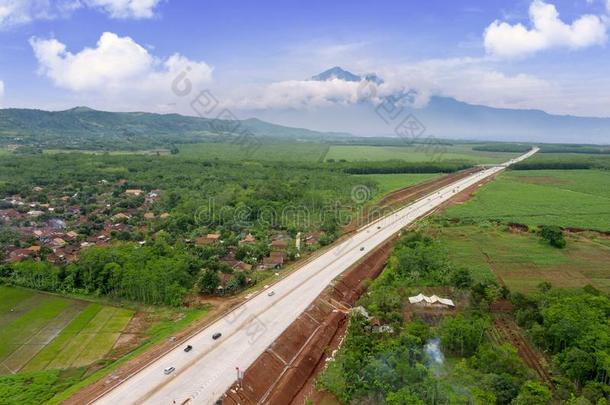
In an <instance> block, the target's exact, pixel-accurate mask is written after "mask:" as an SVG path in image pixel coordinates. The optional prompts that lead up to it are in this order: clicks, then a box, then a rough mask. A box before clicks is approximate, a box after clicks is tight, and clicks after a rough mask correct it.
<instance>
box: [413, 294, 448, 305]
mask: <svg viewBox="0 0 610 405" xmlns="http://www.w3.org/2000/svg"><path fill="white" fill-rule="evenodd" d="M409 302H410V303H411V304H423V305H439V304H440V305H444V306H447V307H455V304H454V303H453V301H452V300H450V299H449V298H441V297H439V296H437V295H433V296H431V297H428V296H426V295H424V294H421V293H420V294H418V295H415V296H413V297H409Z"/></svg>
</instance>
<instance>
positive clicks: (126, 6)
mask: <svg viewBox="0 0 610 405" xmlns="http://www.w3.org/2000/svg"><path fill="white" fill-rule="evenodd" d="M160 2H161V0H0V29H2V28H3V29H6V28H11V27H14V26H17V25H23V24H28V23H31V22H32V21H35V20H51V19H55V18H65V17H68V16H69V15H70V14H72V12H74V11H75V10H77V9H80V8H82V7H89V8H92V9H95V10H100V11H102V12H104V13H106V14H108V16H110V17H111V18H133V19H143V18H152V17H154V15H155V9H156V7H157V5H159V3H160Z"/></svg>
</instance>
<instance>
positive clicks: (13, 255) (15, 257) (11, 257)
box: [7, 248, 36, 263]
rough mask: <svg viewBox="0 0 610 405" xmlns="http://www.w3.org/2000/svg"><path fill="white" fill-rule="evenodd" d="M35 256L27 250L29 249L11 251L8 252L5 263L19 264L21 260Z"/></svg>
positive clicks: (34, 253)
mask: <svg viewBox="0 0 610 405" xmlns="http://www.w3.org/2000/svg"><path fill="white" fill-rule="evenodd" d="M35 255H36V252H33V251H31V250H29V248H28V249H13V250H10V251H9V252H8V259H7V261H8V262H9V263H14V262H20V261H22V260H25V259H28V258H31V257H34V256H35Z"/></svg>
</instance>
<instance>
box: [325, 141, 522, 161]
mask: <svg viewBox="0 0 610 405" xmlns="http://www.w3.org/2000/svg"><path fill="white" fill-rule="evenodd" d="M473 146H474V145H447V146H443V148H445V149H444V150H443V151H442V153H440V152H439V153H438V154H432V153H427V152H426V151H425V150H421V148H418V147H416V146H351V145H350V146H347V145H333V146H331V147H330V150H329V151H328V154H327V155H326V160H329V159H334V160H341V159H345V160H347V161H385V160H404V161H407V162H429V161H431V160H463V161H467V162H470V163H475V164H478V163H502V162H505V161H507V160H509V159H510V158H512V157H514V156H516V155H518V154H515V153H504V152H482V151H475V150H472V147H473Z"/></svg>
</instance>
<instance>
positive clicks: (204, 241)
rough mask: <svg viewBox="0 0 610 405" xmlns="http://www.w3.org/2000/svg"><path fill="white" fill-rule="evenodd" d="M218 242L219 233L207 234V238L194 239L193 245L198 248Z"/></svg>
mask: <svg viewBox="0 0 610 405" xmlns="http://www.w3.org/2000/svg"><path fill="white" fill-rule="evenodd" d="M219 241H220V234H219V233H208V234H207V236H201V237H199V238H196V239H195V244H197V245H199V246H205V245H213V244H214V243H217V242H219Z"/></svg>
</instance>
